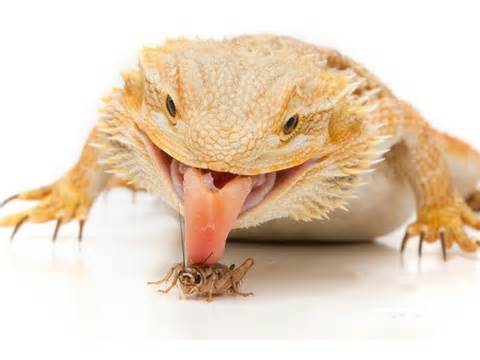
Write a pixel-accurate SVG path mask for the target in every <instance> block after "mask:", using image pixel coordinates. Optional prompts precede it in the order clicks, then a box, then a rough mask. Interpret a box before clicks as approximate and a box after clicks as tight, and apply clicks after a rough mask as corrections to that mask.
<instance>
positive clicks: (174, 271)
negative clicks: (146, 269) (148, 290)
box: [147, 264, 181, 285]
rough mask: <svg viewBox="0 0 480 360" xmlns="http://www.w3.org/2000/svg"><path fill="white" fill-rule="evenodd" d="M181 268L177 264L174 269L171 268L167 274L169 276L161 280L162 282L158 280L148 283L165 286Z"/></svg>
mask: <svg viewBox="0 0 480 360" xmlns="http://www.w3.org/2000/svg"><path fill="white" fill-rule="evenodd" d="M180 268H181V264H177V265H175V266H173V267H171V268H170V270H169V271H168V272H167V274H166V275H165V276H164V277H163V278H161V279H160V280H156V281H149V282H147V284H148V285H160V284H163V283H164V282H167V281H168V280H170V278H171V277H172V275H173V274H174V273H178V271H179V270H180Z"/></svg>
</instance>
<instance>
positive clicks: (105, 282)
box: [0, 0, 480, 341]
mask: <svg viewBox="0 0 480 360" xmlns="http://www.w3.org/2000/svg"><path fill="white" fill-rule="evenodd" d="M477 7H478V5H477V4H475V2H462V1H454V2H453V1H452V2H450V3H447V2H435V5H434V6H433V5H432V3H430V2H425V3H419V2H418V1H412V2H408V1H402V2H401V3H397V4H396V5H395V4H392V3H380V2H369V1H356V2H348V3H347V2H346V1H336V2H329V3H328V4H327V3H325V2H314V1H298V0H297V1H294V2H292V1H284V2H279V1H275V2H269V1H265V2H259V1H237V2H212V1H192V2H189V3H187V2H182V1H169V2H160V1H157V2H142V1H135V2H134V4H133V2H126V3H120V2H119V1H115V2H113V1H108V2H101V3H100V2H95V4H88V3H87V2H85V1H83V2H78V3H67V2H57V3H56V4H55V3H53V2H48V1H42V2H34V1H31V2H26V1H15V2H10V3H9V4H3V3H2V5H1V8H0V43H1V46H2V56H0V79H1V81H0V99H1V106H0V119H1V121H0V163H1V164H2V167H1V169H2V170H1V176H0V197H6V196H8V195H11V194H12V193H14V192H17V191H19V190H22V189H28V188H31V187H35V186H37V185H41V184H44V183H49V182H51V181H52V180H54V179H55V178H56V177H58V176H60V175H61V174H62V173H63V172H64V171H65V170H66V169H67V168H68V167H69V166H71V165H72V163H73V162H74V161H75V159H76V158H77V156H78V152H79V149H80V148H81V146H82V144H83V142H84V140H85V138H86V135H87V133H88V131H89V128H90V127H91V126H92V124H93V123H94V121H95V119H96V116H97V114H96V112H95V109H96V108H97V107H98V106H99V104H100V101H99V98H100V96H101V95H103V94H105V93H106V92H107V91H108V89H109V88H110V87H111V86H113V85H119V84H120V77H119V75H118V73H119V72H120V71H121V70H124V69H126V68H128V67H131V66H134V65H135V64H136V59H135V56H136V52H137V50H138V49H139V48H140V47H141V45H142V44H154V43H161V42H162V41H163V40H164V39H165V37H177V36H181V35H185V36H190V37H191V36H197V35H198V36H202V37H209V36H214V37H217V38H220V37H222V36H224V35H235V34H242V33H253V32H259V31H269V32H275V33H281V34H287V35H292V36H297V37H300V38H302V39H304V40H308V41H312V42H316V43H319V44H323V45H327V46H333V47H336V48H338V49H340V50H342V51H343V52H345V53H346V54H348V55H350V56H352V57H353V58H355V59H356V60H358V61H360V62H361V63H363V64H365V65H366V66H367V67H368V68H369V69H370V70H372V71H373V72H374V73H376V74H377V75H378V76H379V77H380V78H381V79H382V80H383V81H385V82H386V83H388V84H389V86H391V87H392V89H394V90H395V92H396V93H397V94H399V95H400V96H402V97H403V98H405V99H407V100H409V101H410V102H412V103H413V104H414V105H415V106H417V107H418V108H419V109H420V110H421V111H422V112H423V113H424V114H425V115H426V117H427V118H429V119H431V121H432V123H433V124H434V125H435V126H436V127H438V128H440V129H443V130H448V131H449V132H450V133H452V134H455V135H457V136H460V137H462V138H464V139H465V140H467V141H469V142H470V143H472V144H477V145H480V142H479V134H480V125H479V123H478V119H479V115H478V83H479V79H480V70H479V66H478V64H480V50H479V47H478V34H479V33H480V23H479V22H478V19H477V17H478V13H479V11H478V8H477ZM479 147H480V146H479ZM16 207H17V206H16V205H12V206H11V207H8V208H6V209H2V210H1V214H6V213H9V212H10V211H12V210H14V209H15V208H16ZM386 211H388V209H387V210H386ZM372 221H374V220H372ZM53 226H54V225H53V224H47V225H37V226H32V225H28V224H27V225H25V227H24V228H22V230H21V231H20V233H19V234H18V237H17V239H16V241H15V242H14V243H13V244H12V245H10V244H9V241H8V236H9V234H10V230H5V229H0V284H1V290H0V291H1V296H0V319H1V320H0V339H2V340H4V341H5V340H12V339H16V340H17V341H20V340H22V341H23V340H25V339H33V338H39V337H40V338H42V337H47V338H55V339H62V338H64V337H66V336H71V335H85V336H91V337H94V338H96V337H97V336H98V337H100V338H103V337H105V338H130V339H131V338H136V337H138V338H145V337H146V336H147V337H148V336H151V337H152V338H172V337H174V338H207V337H208V338H343V339H350V338H357V339H358V338H397V337H400V338H427V337H445V338H448V339H449V340H450V339H452V338H455V339H458V338H460V336H461V337H462V338H463V339H465V338H470V337H471V338H474V337H476V334H477V326H476V323H478V320H479V311H478V304H479V297H480V285H479V282H480V275H479V273H478V272H479V266H480V261H479V260H478V259H477V258H476V257H468V256H465V255H463V254H461V253H459V252H458V251H454V252H453V254H451V255H450V260H449V262H448V263H446V264H445V263H443V262H442V261H441V257H440V254H439V249H438V248H437V245H435V246H432V247H427V249H425V250H426V251H425V253H426V254H425V256H424V259H423V261H422V262H421V263H418V262H417V257H416V249H415V248H416V246H415V245H416V243H415V242H412V245H411V248H409V251H408V253H407V254H406V256H405V262H404V263H403V264H402V263H401V262H400V257H399V255H398V251H397V248H398V246H399V243H400V238H401V234H395V235H394V236H391V237H389V238H387V239H386V240H385V241H384V242H383V243H382V244H356V245H319V246H311V245H310V246H305V245H303V246H294V247H291V246H273V245H255V244H229V246H228V249H227V253H226V258H225V262H232V261H235V262H239V261H241V260H243V259H244V258H245V257H246V256H253V257H254V258H255V260H256V262H257V265H256V266H255V268H254V269H253V270H252V271H251V273H249V274H248V277H247V281H246V283H245V289H248V290H250V289H251V290H254V291H255V293H256V295H255V297H253V298H249V299H232V298H224V299H220V300H219V301H215V302H214V303H213V304H206V303H203V302H195V301H193V302H191V301H178V297H177V295H176V293H175V292H172V293H171V294H169V295H166V296H165V295H161V294H158V293H156V292H155V290H154V289H153V288H151V287H147V286H146V285H145V282H146V281H148V280H151V279H155V278H158V277H159V276H161V275H163V273H164V272H165V271H166V270H167V269H168V267H169V266H170V265H171V264H172V262H175V261H178V260H179V259H180V252H179V250H180V249H179V246H178V242H177V237H176V236H177V230H176V220H175V218H173V217H171V216H169V215H167V214H166V213H165V212H164V211H163V212H162V211H161V210H158V209H157V208H155V207H153V206H152V203H151V201H150V200H148V199H146V198H142V199H139V201H138V204H137V205H136V206H135V207H133V206H131V205H130V202H129V197H128V195H126V194H124V193H121V192H120V193H116V195H115V194H112V196H111V198H110V200H109V202H107V203H103V202H102V200H100V201H99V202H98V203H97V205H96V207H95V209H94V211H93V212H92V214H91V220H90V221H89V223H88V224H87V227H86V232H85V243H84V244H83V246H82V250H81V252H79V251H78V247H77V244H76V242H75V236H76V226H75V225H69V226H66V227H65V228H62V230H61V234H60V237H59V241H58V243H57V244H56V245H55V247H52V246H51V244H50V241H49V240H48V239H49V238H50V236H51V233H52V231H53ZM477 236H478V234H477Z"/></svg>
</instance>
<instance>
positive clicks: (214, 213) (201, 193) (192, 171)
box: [139, 129, 315, 264]
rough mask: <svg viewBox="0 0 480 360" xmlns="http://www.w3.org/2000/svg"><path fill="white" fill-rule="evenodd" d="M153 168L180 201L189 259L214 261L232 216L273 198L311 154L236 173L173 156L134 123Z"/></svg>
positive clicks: (221, 249) (304, 166)
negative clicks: (289, 163)
mask: <svg viewBox="0 0 480 360" xmlns="http://www.w3.org/2000/svg"><path fill="white" fill-rule="evenodd" d="M139 133H140V134H141V136H142V139H143V141H144V143H145V146H146V148H147V150H148V152H149V154H150V156H151V157H152V159H153V161H154V164H155V166H156V168H157V171H158V172H160V174H161V176H163V177H165V178H167V179H168V182H169V183H170V185H171V188H172V190H173V191H174V193H175V194H176V195H177V196H178V198H179V200H180V202H181V203H182V204H183V209H184V216H185V248H186V252H187V257H188V259H189V261H190V262H191V263H193V264H195V263H201V262H205V263H206V264H213V263H216V262H218V260H220V258H221V257H222V255H223V252H224V249H225V242H226V239H227V236H228V234H229V232H230V230H231V229H232V228H233V226H234V223H235V222H236V221H237V219H239V218H241V217H243V216H247V215H248V214H249V212H250V211H252V210H254V209H256V208H258V207H260V206H264V205H265V204H266V203H268V202H270V201H273V200H274V199H275V197H276V195H278V194H279V193H281V192H283V191H285V189H286V188H289V185H292V184H293V183H295V181H296V180H297V179H298V178H299V177H300V176H301V175H302V174H304V173H305V171H306V170H307V168H309V167H310V165H311V164H313V163H314V162H315V161H314V160H309V161H307V162H305V163H303V164H301V165H298V166H295V167H291V168H288V169H284V170H280V171H275V172H269V173H264V174H259V175H250V176H244V175H238V174H233V173H229V172H218V171H213V170H210V169H200V168H195V167H192V166H189V165H186V164H184V163H181V162H180V161H178V160H176V159H174V158H173V157H171V156H170V155H169V154H167V153H166V152H165V151H163V150H162V149H160V148H159V147H158V146H156V145H155V144H154V143H153V141H152V140H151V139H150V138H149V137H148V135H147V134H146V133H145V132H143V131H142V130H141V129H139Z"/></svg>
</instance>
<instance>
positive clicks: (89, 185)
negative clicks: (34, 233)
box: [0, 128, 111, 240]
mask: <svg viewBox="0 0 480 360" xmlns="http://www.w3.org/2000/svg"><path fill="white" fill-rule="evenodd" d="M97 135H98V134H97V129H96V128H94V129H93V130H92V131H91V133H90V135H89V137H88V140H87V142H86V144H85V146H84V148H83V150H82V154H81V156H80V159H79V161H78V162H77V164H75V166H73V167H72V168H71V169H70V170H69V171H68V172H67V173H66V174H65V175H63V176H62V177H61V178H60V179H58V180H56V181H55V182H53V183H52V184H50V185H47V186H43V187H40V188H37V189H33V190H28V191H24V192H21V193H18V194H16V195H14V196H11V197H9V198H8V199H7V200H5V201H4V202H3V203H2V206H3V205H5V204H6V203H8V202H10V201H12V200H16V199H18V200H35V201H38V203H37V204H36V205H35V206H33V207H32V208H30V209H28V210H25V211H21V212H18V213H16V214H12V215H7V216H5V217H3V218H0V226H13V227H14V230H13V233H12V238H13V236H14V235H15V234H16V232H17V231H18V229H19V228H20V226H21V225H22V224H24V223H26V222H31V223H43V222H47V221H56V226H55V231H54V234H53V240H55V239H56V237H57V234H58V230H59V227H60V226H61V225H62V224H65V223H67V222H69V221H72V220H76V221H78V222H79V233H78V238H79V240H81V239H82V232H83V225H84V223H85V221H86V220H87V217H88V213H89V210H90V208H91V206H92V204H93V202H94V201H95V199H96V198H97V196H98V194H99V193H100V192H101V191H102V190H103V189H104V188H105V186H106V183H107V181H108V179H109V178H110V177H111V175H108V174H106V173H105V172H104V170H103V168H102V167H101V166H100V165H99V164H98V163H97V158H98V155H99V150H98V149H97V148H95V147H93V146H91V144H93V143H95V141H96V139H97Z"/></svg>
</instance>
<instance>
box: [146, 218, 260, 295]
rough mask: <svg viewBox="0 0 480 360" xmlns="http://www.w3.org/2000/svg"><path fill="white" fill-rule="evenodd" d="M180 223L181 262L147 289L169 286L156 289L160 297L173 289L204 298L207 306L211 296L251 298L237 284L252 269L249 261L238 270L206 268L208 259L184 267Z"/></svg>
mask: <svg viewBox="0 0 480 360" xmlns="http://www.w3.org/2000/svg"><path fill="white" fill-rule="evenodd" d="M179 221H180V240H181V244H182V257H183V261H182V262H181V263H177V264H175V265H174V266H172V267H171V268H170V270H169V271H168V272H167V274H166V275H165V276H164V277H163V278H162V279H160V280H157V281H150V282H148V284H149V285H160V284H163V283H168V282H170V283H169V285H168V286H167V288H165V289H159V290H158V291H159V292H161V293H168V292H170V290H172V289H173V288H174V287H175V285H178V287H179V288H180V290H181V293H182V295H183V296H184V297H185V298H187V299H188V298H203V299H205V300H206V301H207V302H211V301H212V300H213V296H221V295H225V294H234V295H241V296H245V297H246V296H250V295H253V292H247V293H245V292H242V291H240V283H241V281H242V280H243V278H244V277H245V275H246V274H247V272H248V271H249V270H250V268H251V267H252V266H253V265H254V261H253V259H252V258H247V259H246V260H245V261H244V262H243V263H242V264H241V265H240V266H238V267H235V264H232V265H230V266H227V265H224V264H220V263H215V264H206V261H207V260H208V258H210V256H211V255H212V253H210V255H209V256H208V257H207V258H206V259H205V260H203V261H202V262H201V263H199V264H190V265H188V266H187V265H186V260H185V246H184V224H183V219H182V218H181V217H180V216H179Z"/></svg>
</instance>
